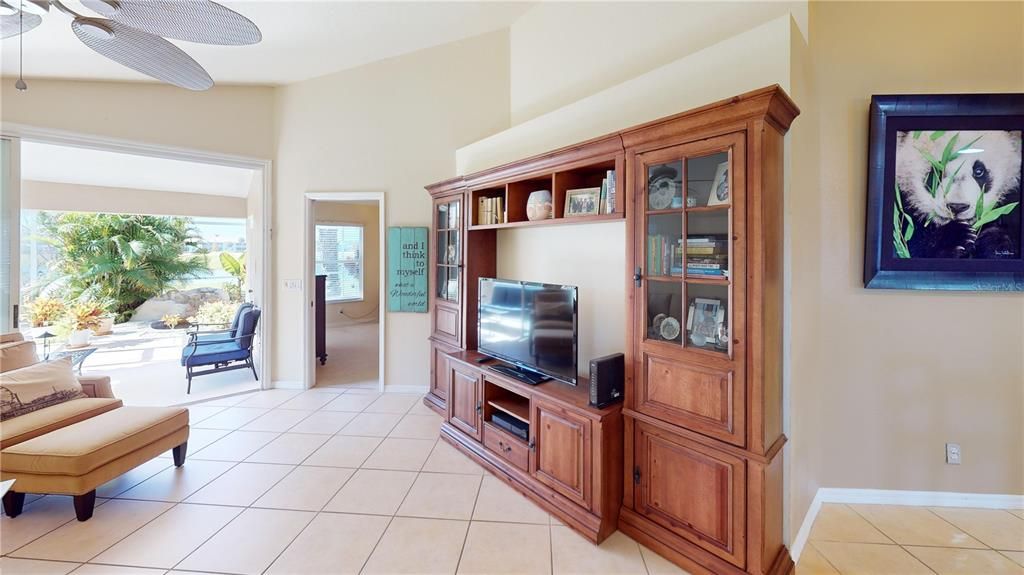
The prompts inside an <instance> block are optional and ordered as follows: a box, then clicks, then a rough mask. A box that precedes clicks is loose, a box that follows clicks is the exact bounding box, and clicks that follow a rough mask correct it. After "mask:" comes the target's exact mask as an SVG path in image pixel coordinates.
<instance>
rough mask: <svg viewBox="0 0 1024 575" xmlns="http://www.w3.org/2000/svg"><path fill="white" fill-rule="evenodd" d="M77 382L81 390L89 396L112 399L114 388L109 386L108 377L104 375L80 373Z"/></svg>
mask: <svg viewBox="0 0 1024 575" xmlns="http://www.w3.org/2000/svg"><path fill="white" fill-rule="evenodd" d="M78 383H80V384H82V391H84V392H85V394H86V395H88V396H89V397H100V398H107V399H114V390H113V389H111V387H110V377H109V376H106V375H84V376H82V375H80V376H78Z"/></svg>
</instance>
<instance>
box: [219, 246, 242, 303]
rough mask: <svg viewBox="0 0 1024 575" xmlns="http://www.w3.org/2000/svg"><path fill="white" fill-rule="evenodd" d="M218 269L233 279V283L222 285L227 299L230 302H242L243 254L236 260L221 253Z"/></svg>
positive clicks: (225, 253)
mask: <svg viewBox="0 0 1024 575" xmlns="http://www.w3.org/2000/svg"><path fill="white" fill-rule="evenodd" d="M220 267H222V268H224V271H226V272H228V273H229V274H231V275H232V276H234V278H235V283H226V284H224V291H226V292H228V298H230V299H231V301H237V302H240V301H242V286H243V285H245V254H244V253H243V254H241V255H239V256H238V257H237V258H236V257H235V256H233V255H231V254H229V253H228V252H221V253H220Z"/></svg>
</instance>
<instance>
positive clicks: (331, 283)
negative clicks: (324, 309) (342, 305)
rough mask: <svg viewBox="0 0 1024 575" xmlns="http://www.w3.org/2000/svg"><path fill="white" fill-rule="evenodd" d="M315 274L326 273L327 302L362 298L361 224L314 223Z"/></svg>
mask: <svg viewBox="0 0 1024 575" xmlns="http://www.w3.org/2000/svg"><path fill="white" fill-rule="evenodd" d="M316 273H317V275H326V276H327V281H326V282H325V283H326V292H327V293H326V299H327V301H353V300H361V299H363V226H358V225H351V224H317V225H316Z"/></svg>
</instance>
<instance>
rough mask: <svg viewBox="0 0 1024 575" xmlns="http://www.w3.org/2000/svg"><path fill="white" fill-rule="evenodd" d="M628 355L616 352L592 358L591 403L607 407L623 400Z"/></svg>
mask: <svg viewBox="0 0 1024 575" xmlns="http://www.w3.org/2000/svg"><path fill="white" fill-rule="evenodd" d="M625 382H626V357H625V356H624V355H622V354H621V353H614V354H612V355H606V356H604V357H598V358H595V359H592V360H590V405H593V406H594V407H607V406H609V405H611V404H613V403H616V402H619V401H622V393H623V388H624V386H625Z"/></svg>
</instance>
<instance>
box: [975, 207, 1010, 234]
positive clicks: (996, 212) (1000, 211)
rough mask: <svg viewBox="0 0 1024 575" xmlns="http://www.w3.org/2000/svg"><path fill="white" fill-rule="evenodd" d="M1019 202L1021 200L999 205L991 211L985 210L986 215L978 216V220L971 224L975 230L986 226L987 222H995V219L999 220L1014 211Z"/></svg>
mask: <svg viewBox="0 0 1024 575" xmlns="http://www.w3.org/2000/svg"><path fill="white" fill-rule="evenodd" d="M1019 203H1020V202H1013V203H1011V204H1006V205H1005V206H999V207H998V208H995V209H992V210H989V211H987V212H985V215H983V216H982V217H980V218H978V220H977V221H975V222H974V225H973V226H971V227H973V228H974V229H975V231H977V230H980V229H981V226H984V225H985V224H987V223H990V222H994V221H996V220H998V219H999V218H1001V217H1003V216H1005V215H1006V214H1009V213H1010V212H1012V211H1013V210H1014V209H1015V208H1016V207H1017V204H1019Z"/></svg>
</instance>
